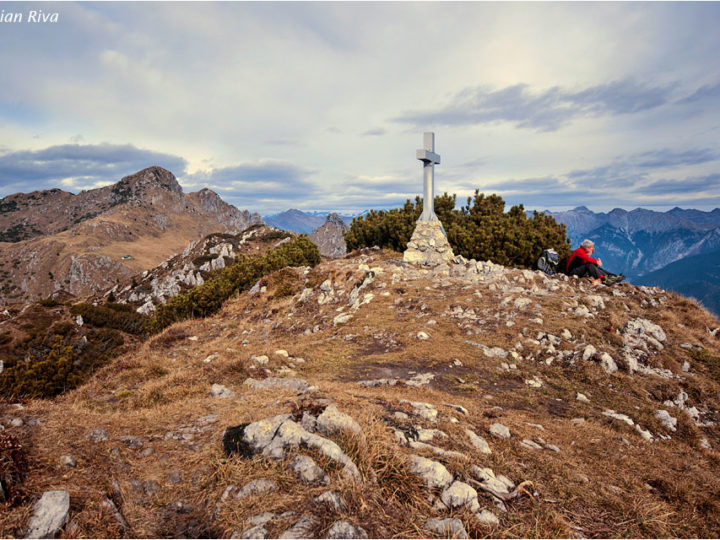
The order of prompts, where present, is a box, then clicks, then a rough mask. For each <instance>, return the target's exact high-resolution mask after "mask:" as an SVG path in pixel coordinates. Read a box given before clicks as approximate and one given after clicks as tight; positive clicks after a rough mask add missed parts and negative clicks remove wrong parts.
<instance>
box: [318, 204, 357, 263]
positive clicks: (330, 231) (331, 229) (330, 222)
mask: <svg viewBox="0 0 720 540" xmlns="http://www.w3.org/2000/svg"><path fill="white" fill-rule="evenodd" d="M347 230H348V228H347V225H345V222H344V221H343V220H342V218H340V216H338V215H337V214H336V213H334V212H333V213H332V214H330V215H329V216H328V217H327V220H326V221H325V224H324V225H322V226H320V227H318V228H317V229H315V230H314V231H313V232H312V234H311V235H310V240H312V241H313V243H314V244H315V245H316V246H317V247H318V251H320V255H322V256H323V257H329V258H330V259H338V258H340V257H344V256H345V255H347V244H346V243H345V237H344V236H343V235H344V233H345V232H346V231H347Z"/></svg>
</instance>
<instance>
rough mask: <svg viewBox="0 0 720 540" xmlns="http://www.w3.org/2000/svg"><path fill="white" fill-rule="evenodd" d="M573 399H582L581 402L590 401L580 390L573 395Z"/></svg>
mask: <svg viewBox="0 0 720 540" xmlns="http://www.w3.org/2000/svg"><path fill="white" fill-rule="evenodd" d="M575 399H577V400H578V401H582V402H583V403H590V400H589V399H588V397H587V396H586V395H585V394H581V393H580V392H578V393H577V394H576V395H575Z"/></svg>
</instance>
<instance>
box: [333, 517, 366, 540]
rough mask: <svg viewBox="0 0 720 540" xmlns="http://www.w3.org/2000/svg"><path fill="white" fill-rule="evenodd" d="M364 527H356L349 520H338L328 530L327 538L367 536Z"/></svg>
mask: <svg viewBox="0 0 720 540" xmlns="http://www.w3.org/2000/svg"><path fill="white" fill-rule="evenodd" d="M367 537H368V535H367V533H366V532H365V529H363V528H362V527H356V526H355V525H353V524H352V523H350V522H349V521H345V520H342V521H336V522H335V523H333V525H332V527H330V529H329V530H328V532H327V536H326V538H367Z"/></svg>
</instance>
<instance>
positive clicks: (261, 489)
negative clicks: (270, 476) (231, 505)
mask: <svg viewBox="0 0 720 540" xmlns="http://www.w3.org/2000/svg"><path fill="white" fill-rule="evenodd" d="M228 487H234V486H228ZM227 489H228V488H225V491H227ZM276 490H277V484H276V483H275V482H273V481H272V480H266V479H265V478H259V479H257V480H252V481H250V482H248V483H247V484H245V485H244V486H243V487H241V488H240V489H239V490H238V492H237V493H236V494H235V498H236V499H244V498H245V497H250V496H252V495H264V494H265V493H270V492H272V491H276ZM223 495H225V494H224V493H223ZM221 500H222V497H221Z"/></svg>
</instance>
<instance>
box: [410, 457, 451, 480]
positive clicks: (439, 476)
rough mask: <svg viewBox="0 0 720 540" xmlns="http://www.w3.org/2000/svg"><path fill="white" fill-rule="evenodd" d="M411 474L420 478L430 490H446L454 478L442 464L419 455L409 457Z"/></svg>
mask: <svg viewBox="0 0 720 540" xmlns="http://www.w3.org/2000/svg"><path fill="white" fill-rule="evenodd" d="M408 468H409V469H410V472H412V473H414V474H417V475H418V476H420V477H421V478H422V479H423V481H424V482H425V485H426V486H427V487H428V488H430V489H433V488H445V487H447V486H449V485H450V483H451V482H452V481H453V476H452V474H450V472H449V471H448V470H447V469H446V468H445V466H444V465H443V464H442V463H438V462H437V461H433V460H431V459H427V458H424V457H421V456H418V455H414V454H411V455H410V456H408Z"/></svg>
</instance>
